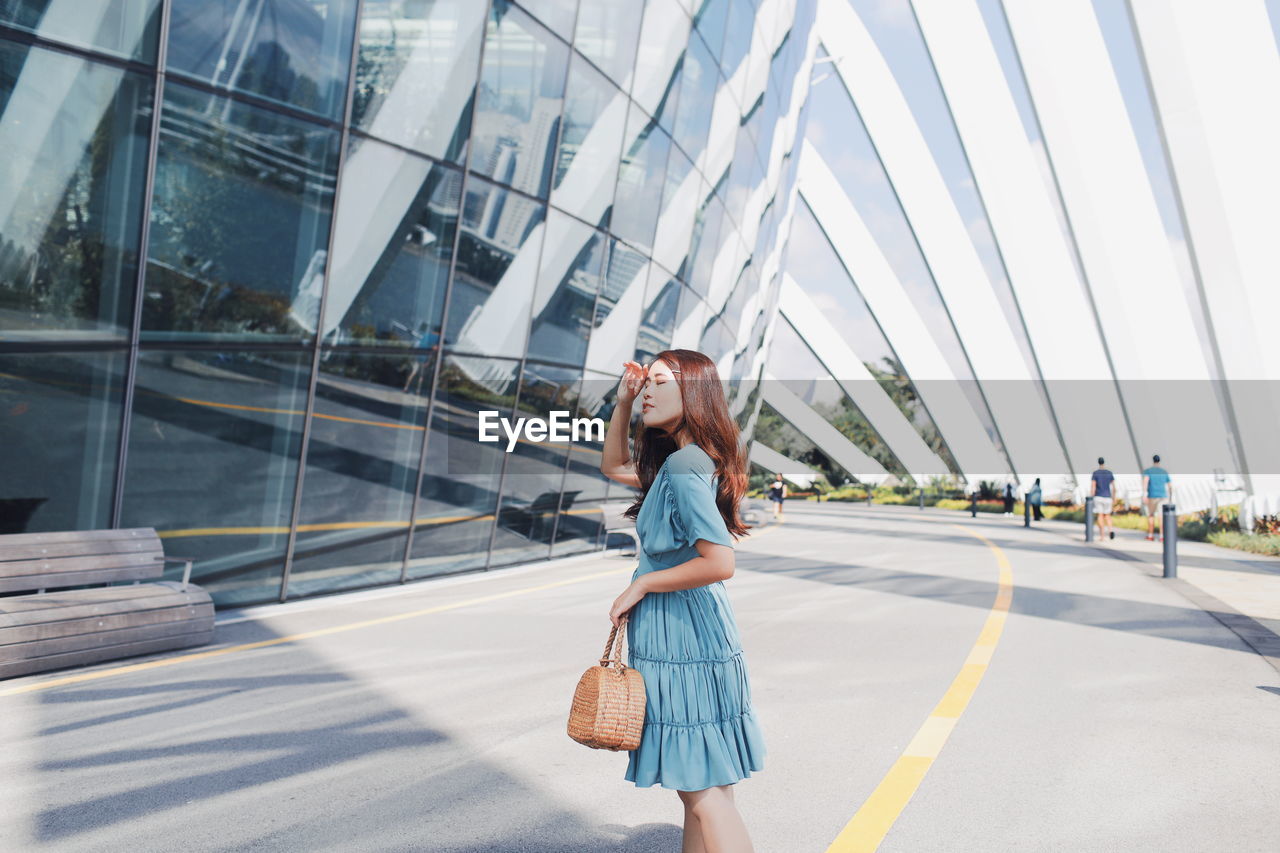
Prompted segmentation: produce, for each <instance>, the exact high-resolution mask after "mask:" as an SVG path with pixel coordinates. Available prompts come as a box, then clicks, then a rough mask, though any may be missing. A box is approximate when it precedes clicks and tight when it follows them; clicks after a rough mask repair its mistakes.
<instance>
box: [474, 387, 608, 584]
mask: <svg viewBox="0 0 1280 853" xmlns="http://www.w3.org/2000/svg"><path fill="white" fill-rule="evenodd" d="M580 381H581V371H579V370H576V369H570V368H564V367H554V366H551V365H545V364H536V363H533V362H530V363H527V364H526V365H525V369H524V373H523V376H522V379H521V383H520V397H519V400H518V401H517V403H516V411H515V414H514V416H513V417H517V418H541V419H543V420H546V421H548V422H550V420H551V417H552V415H551V413H552V412H555V411H560V412H569V413H575V412H576V410H577V407H578V399H577V398H578V385H579V382H580ZM572 416H573V415H571V414H569V415H564V416H563V417H564V418H565V420H566V423H567V422H568V421H569V419H570V418H571V417H572ZM565 429H566V432H567V431H568V430H569V427H568V426H567V425H566V427H565ZM570 437H572V433H570ZM579 437H580V438H581V439H584V440H582V441H579V442H572V443H559V442H552V441H543V442H536V443H535V442H532V441H524V440H522V441H521V442H520V443H519V444H518V445H517V446H516V448H515V449H514V450H513V451H512V452H511V453H509V454H507V465H506V471H505V473H504V474H503V477H502V509H501V511H500V512H499V513H498V528H497V532H496V534H495V536H494V540H493V557H492V559H491V560H490V563H489V564H490V565H491V566H499V565H506V564H509V563H517V562H521V561H526V560H535V559H541V558H545V557H547V556H548V555H549V553H550V545H551V542H552V537H553V535H554V533H555V529H556V522H557V513H558V512H559V513H561V514H563V513H571V512H573V510H574V501H575V498H577V492H576V491H574V492H572V493H570V492H566V491H564V469H565V461H566V457H567V456H568V455H569V453H570V448H578V447H582V448H583V449H586V448H588V447H591V446H592V445H589V444H587V443H586V441H585V434H582V433H580V435H579ZM594 446H595V447H596V448H597V449H598V448H599V447H600V446H601V445H599V444H596V445H594ZM596 465H597V466H599V455H598V453H597V455H596ZM575 514H576V513H575Z"/></svg>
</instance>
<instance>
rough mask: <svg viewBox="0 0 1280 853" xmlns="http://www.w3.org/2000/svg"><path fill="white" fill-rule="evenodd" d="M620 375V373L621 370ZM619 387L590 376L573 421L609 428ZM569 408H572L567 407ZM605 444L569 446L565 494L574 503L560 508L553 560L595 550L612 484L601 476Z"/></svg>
mask: <svg viewBox="0 0 1280 853" xmlns="http://www.w3.org/2000/svg"><path fill="white" fill-rule="evenodd" d="M618 372H619V375H621V372H622V371H621V369H619V371H618ZM617 387H618V378H617V377H612V378H610V377H602V376H596V375H594V374H593V375H591V376H588V377H586V378H584V379H583V382H582V385H581V386H579V388H580V391H579V393H578V395H577V400H576V403H575V404H574V406H573V407H572V408H571V409H570V410H571V411H572V413H573V414H572V417H574V418H600V419H602V420H603V421H604V422H605V423H606V424H608V422H609V417H610V416H611V415H612V414H613V410H612V408H611V407H610V405H609V404H606V402H605V400H606V399H608V397H609V395H610V394H612V393H613V392H614V390H615V389H616V388H617ZM566 408H569V407H568V406H566ZM602 447H603V444H602V443H598V442H586V441H580V442H577V443H575V444H571V445H569V454H568V456H569V458H568V460H567V467H566V469H565V478H564V494H565V496H566V498H568V497H569V496H572V499H573V502H572V504H570V505H567V506H564V507H562V508H561V511H560V516H559V518H558V519H557V521H556V536H555V542H554V543H552V545H551V556H553V557H558V556H563V555H565V554H574V553H578V552H581V551H590V550H593V549H594V548H596V546H597V542H598V539H599V537H600V532H601V525H602V522H603V518H602V517H601V515H600V502H601V501H603V500H604V498H605V492H606V490H607V488H608V485H609V481H608V480H607V479H605V476H604V475H603V474H601V473H600V451H601V448H602Z"/></svg>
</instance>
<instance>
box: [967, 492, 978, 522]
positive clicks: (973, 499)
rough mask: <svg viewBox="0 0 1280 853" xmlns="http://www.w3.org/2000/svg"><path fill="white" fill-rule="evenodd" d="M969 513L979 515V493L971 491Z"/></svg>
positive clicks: (975, 516)
mask: <svg viewBox="0 0 1280 853" xmlns="http://www.w3.org/2000/svg"><path fill="white" fill-rule="evenodd" d="M969 514H970V515H971V516H973V517H974V518H977V517H978V493H977V492H970V493H969Z"/></svg>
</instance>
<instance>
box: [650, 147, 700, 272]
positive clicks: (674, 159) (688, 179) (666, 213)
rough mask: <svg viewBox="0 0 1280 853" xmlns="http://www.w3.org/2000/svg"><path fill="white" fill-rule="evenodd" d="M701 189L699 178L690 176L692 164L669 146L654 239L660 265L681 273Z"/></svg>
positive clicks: (694, 175)
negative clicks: (669, 151) (678, 270)
mask: <svg viewBox="0 0 1280 853" xmlns="http://www.w3.org/2000/svg"><path fill="white" fill-rule="evenodd" d="M701 189H702V176H701V175H699V174H695V173H694V171H693V164H692V163H690V162H689V158H688V157H686V156H684V154H683V153H681V151H680V149H679V148H676V147H675V146H674V145H673V146H671V154H670V156H669V157H668V158H667V174H666V176H665V178H664V186H663V188H662V205H661V208H662V212H661V213H660V214H659V215H658V229H657V232H656V233H655V235H654V241H655V242H654V245H655V247H656V250H655V252H654V255H655V256H656V258H657V260H658V261H659V262H660V263H662V264H665V265H666V266H669V267H674V268H678V269H680V270H683V269H684V266H685V257H686V256H687V255H688V250H689V240H690V239H691V238H692V237H693V225H694V222H695V221H696V219H697V215H698V214H697V205H698V202H699V200H700V199H699V198H698V194H699V192H700V191H701Z"/></svg>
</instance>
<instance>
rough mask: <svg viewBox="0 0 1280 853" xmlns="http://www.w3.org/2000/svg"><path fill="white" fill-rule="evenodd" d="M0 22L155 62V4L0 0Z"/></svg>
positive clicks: (139, 0)
mask: <svg viewBox="0 0 1280 853" xmlns="http://www.w3.org/2000/svg"><path fill="white" fill-rule="evenodd" d="M0 24H7V25H8V26H11V27H16V28H17V29H20V30H26V31H28V32H32V33H35V34H37V35H39V36H43V37H44V38H47V39H53V40H54V41H61V42H66V43H67V44H74V45H79V46H80V47H88V48H94V49H97V50H101V51H105V52H107V53H112V54H115V55H116V56H122V57H124V58H126V59H136V60H138V61H139V62H147V63H152V62H155V61H156V34H157V32H158V30H159V24H160V0H95V2H92V3H84V2H75V0H70V2H68V0H3V2H0Z"/></svg>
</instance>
